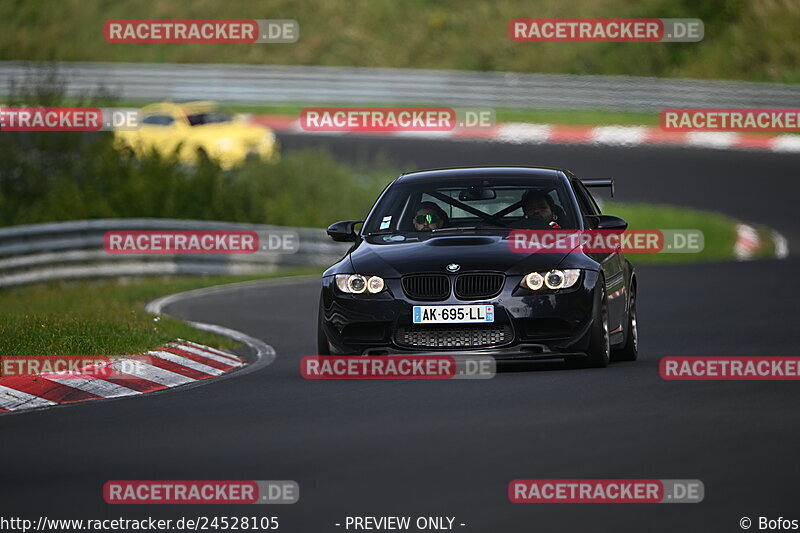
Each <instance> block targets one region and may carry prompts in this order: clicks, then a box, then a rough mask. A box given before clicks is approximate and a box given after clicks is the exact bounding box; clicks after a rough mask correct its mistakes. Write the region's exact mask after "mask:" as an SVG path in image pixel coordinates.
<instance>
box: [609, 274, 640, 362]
mask: <svg viewBox="0 0 800 533" xmlns="http://www.w3.org/2000/svg"><path fill="white" fill-rule="evenodd" d="M627 326H628V327H627V328H626V332H625V344H623V345H622V347H621V348H620V349H619V350H614V361H636V358H637V357H639V324H638V320H637V316H636V289H631V299H630V303H629V304H628V324H627Z"/></svg>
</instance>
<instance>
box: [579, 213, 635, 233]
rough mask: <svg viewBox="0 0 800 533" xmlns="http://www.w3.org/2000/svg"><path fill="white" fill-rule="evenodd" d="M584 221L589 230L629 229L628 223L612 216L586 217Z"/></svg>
mask: <svg viewBox="0 0 800 533" xmlns="http://www.w3.org/2000/svg"><path fill="white" fill-rule="evenodd" d="M584 220H585V223H586V226H587V227H588V228H589V229H615V230H626V229H628V223H627V222H626V221H625V220H623V219H621V218H619V217H615V216H612V215H586V216H585V217H584Z"/></svg>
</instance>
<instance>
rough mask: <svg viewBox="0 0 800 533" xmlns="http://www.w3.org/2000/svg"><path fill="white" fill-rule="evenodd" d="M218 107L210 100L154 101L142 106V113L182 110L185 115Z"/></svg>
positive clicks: (177, 111) (176, 111)
mask: <svg viewBox="0 0 800 533" xmlns="http://www.w3.org/2000/svg"><path fill="white" fill-rule="evenodd" d="M216 109H219V104H217V103H216V102H213V101H210V100H202V101H199V100H198V101H193V102H180V103H176V102H156V103H154V104H149V105H146V106H144V107H143V108H142V112H144V113H148V114H150V113H180V112H183V113H185V114H187V115H191V114H194V113H204V112H209V111H214V110H216Z"/></svg>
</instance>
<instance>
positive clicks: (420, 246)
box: [350, 235, 569, 278]
mask: <svg viewBox="0 0 800 533" xmlns="http://www.w3.org/2000/svg"><path fill="white" fill-rule="evenodd" d="M391 238H393V237H392V236H377V237H367V239H366V240H365V241H362V242H361V243H360V244H359V245H358V246H357V247H356V248H355V249H354V250H353V251H352V252H351V254H350V258H351V260H352V263H353V268H354V271H355V272H358V273H360V274H365V275H370V274H373V275H380V276H382V277H386V278H392V277H400V276H404V275H406V274H413V273H418V272H441V273H447V269H446V267H447V265H449V264H451V263H455V264H458V265H460V269H459V270H458V272H469V271H499V272H504V273H506V274H520V275H523V274H527V273H529V272H533V271H535V270H547V269H550V268H555V267H557V266H559V264H560V263H561V262H562V261H563V260H564V258H565V257H566V256H567V255H568V254H569V252H562V253H519V252H514V251H512V250H511V248H510V247H509V241H508V236H507V235H506V236H500V235H469V236H467V235H447V236H444V235H443V236H441V237H431V238H427V239H424V240H411V239H407V240H404V241H402V242H391V241H390V242H385V240H389V239H391ZM394 238H399V237H394Z"/></svg>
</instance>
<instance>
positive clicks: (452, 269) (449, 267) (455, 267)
mask: <svg viewBox="0 0 800 533" xmlns="http://www.w3.org/2000/svg"><path fill="white" fill-rule="evenodd" d="M459 270H461V265H459V264H456V263H450V264H449V265H447V271H448V272H458V271H459Z"/></svg>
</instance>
